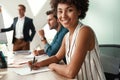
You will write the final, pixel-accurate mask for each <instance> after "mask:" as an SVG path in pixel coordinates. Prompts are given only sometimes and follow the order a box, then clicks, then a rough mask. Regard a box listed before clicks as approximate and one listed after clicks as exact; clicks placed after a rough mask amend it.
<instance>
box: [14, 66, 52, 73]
mask: <svg viewBox="0 0 120 80" xmlns="http://www.w3.org/2000/svg"><path fill="white" fill-rule="evenodd" d="M49 70H50V69H49V68H48V67H42V68H40V69H38V70H32V71H31V70H30V68H29V67H23V68H14V69H13V70H12V71H14V72H15V73H17V74H19V75H28V74H34V73H40V72H45V71H49Z"/></svg>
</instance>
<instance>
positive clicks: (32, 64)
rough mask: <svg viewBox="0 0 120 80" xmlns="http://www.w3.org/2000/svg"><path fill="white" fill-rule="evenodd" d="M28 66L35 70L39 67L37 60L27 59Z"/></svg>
mask: <svg viewBox="0 0 120 80" xmlns="http://www.w3.org/2000/svg"><path fill="white" fill-rule="evenodd" d="M28 66H29V67H30V68H31V70H32V69H33V70H37V69H39V68H40V64H39V63H37V61H36V62H35V63H33V62H32V61H28Z"/></svg>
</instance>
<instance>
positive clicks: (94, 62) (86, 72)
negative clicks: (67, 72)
mask: <svg viewBox="0 0 120 80" xmlns="http://www.w3.org/2000/svg"><path fill="white" fill-rule="evenodd" d="M81 28H83V26H82V23H80V22H79V24H78V26H77V27H76V29H75V31H74V33H73V38H72V41H71V46H70V45H69V33H67V34H66V36H65V37H66V42H65V45H66V51H67V52H66V53H67V54H66V60H67V64H69V63H70V60H71V57H72V55H73V54H74V49H75V40H76V38H77V34H78V32H79V30H80V29H81ZM68 54H69V56H68ZM76 79H77V80H106V79H105V76H104V73H103V69H102V66H101V62H100V58H99V47H98V43H97V40H95V47H94V49H93V50H91V51H87V54H86V57H85V60H84V62H83V64H82V67H81V68H80V70H79V73H78V75H77V76H76Z"/></svg>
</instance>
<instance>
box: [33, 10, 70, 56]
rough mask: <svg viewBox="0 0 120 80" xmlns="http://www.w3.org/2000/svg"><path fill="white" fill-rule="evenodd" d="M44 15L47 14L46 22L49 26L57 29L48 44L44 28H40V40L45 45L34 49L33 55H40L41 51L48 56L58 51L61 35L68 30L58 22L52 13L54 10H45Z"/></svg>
mask: <svg viewBox="0 0 120 80" xmlns="http://www.w3.org/2000/svg"><path fill="white" fill-rule="evenodd" d="M46 15H47V22H48V25H49V28H50V29H55V30H56V31H57V33H56V35H55V37H54V39H53V41H52V43H51V44H49V43H48V42H47V39H46V37H45V34H44V30H40V31H39V35H40V38H41V42H42V43H43V44H44V45H45V47H44V50H38V51H37V50H35V51H34V54H35V55H40V54H43V53H46V54H47V55H48V56H52V55H55V53H57V52H58V50H59V48H60V46H61V44H62V40H63V37H64V36H65V34H66V33H67V32H68V30H67V29H66V28H64V27H63V26H62V25H61V24H60V22H59V21H58V18H57V16H56V15H55V14H54V12H53V11H52V10H50V11H47V12H46Z"/></svg>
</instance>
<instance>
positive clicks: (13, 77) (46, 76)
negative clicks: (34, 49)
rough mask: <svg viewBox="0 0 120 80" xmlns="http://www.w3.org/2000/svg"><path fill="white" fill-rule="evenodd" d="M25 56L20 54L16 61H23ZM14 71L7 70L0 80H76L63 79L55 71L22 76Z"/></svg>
mask: <svg viewBox="0 0 120 80" xmlns="http://www.w3.org/2000/svg"><path fill="white" fill-rule="evenodd" d="M23 56H26V55H21V54H19V55H15V56H14V58H15V60H19V59H20V58H21V59H22V58H23ZM45 57H46V58H47V57H48V56H47V55H46V56H45ZM12 69H13V68H8V69H7V70H6V74H5V75H4V76H3V77H2V79H0V80H75V79H67V78H65V77H62V76H60V75H58V74H56V73H55V72H53V71H47V72H42V73H37V74H30V75H25V76H21V75H19V74H16V73H15V72H13V71H12Z"/></svg>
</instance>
